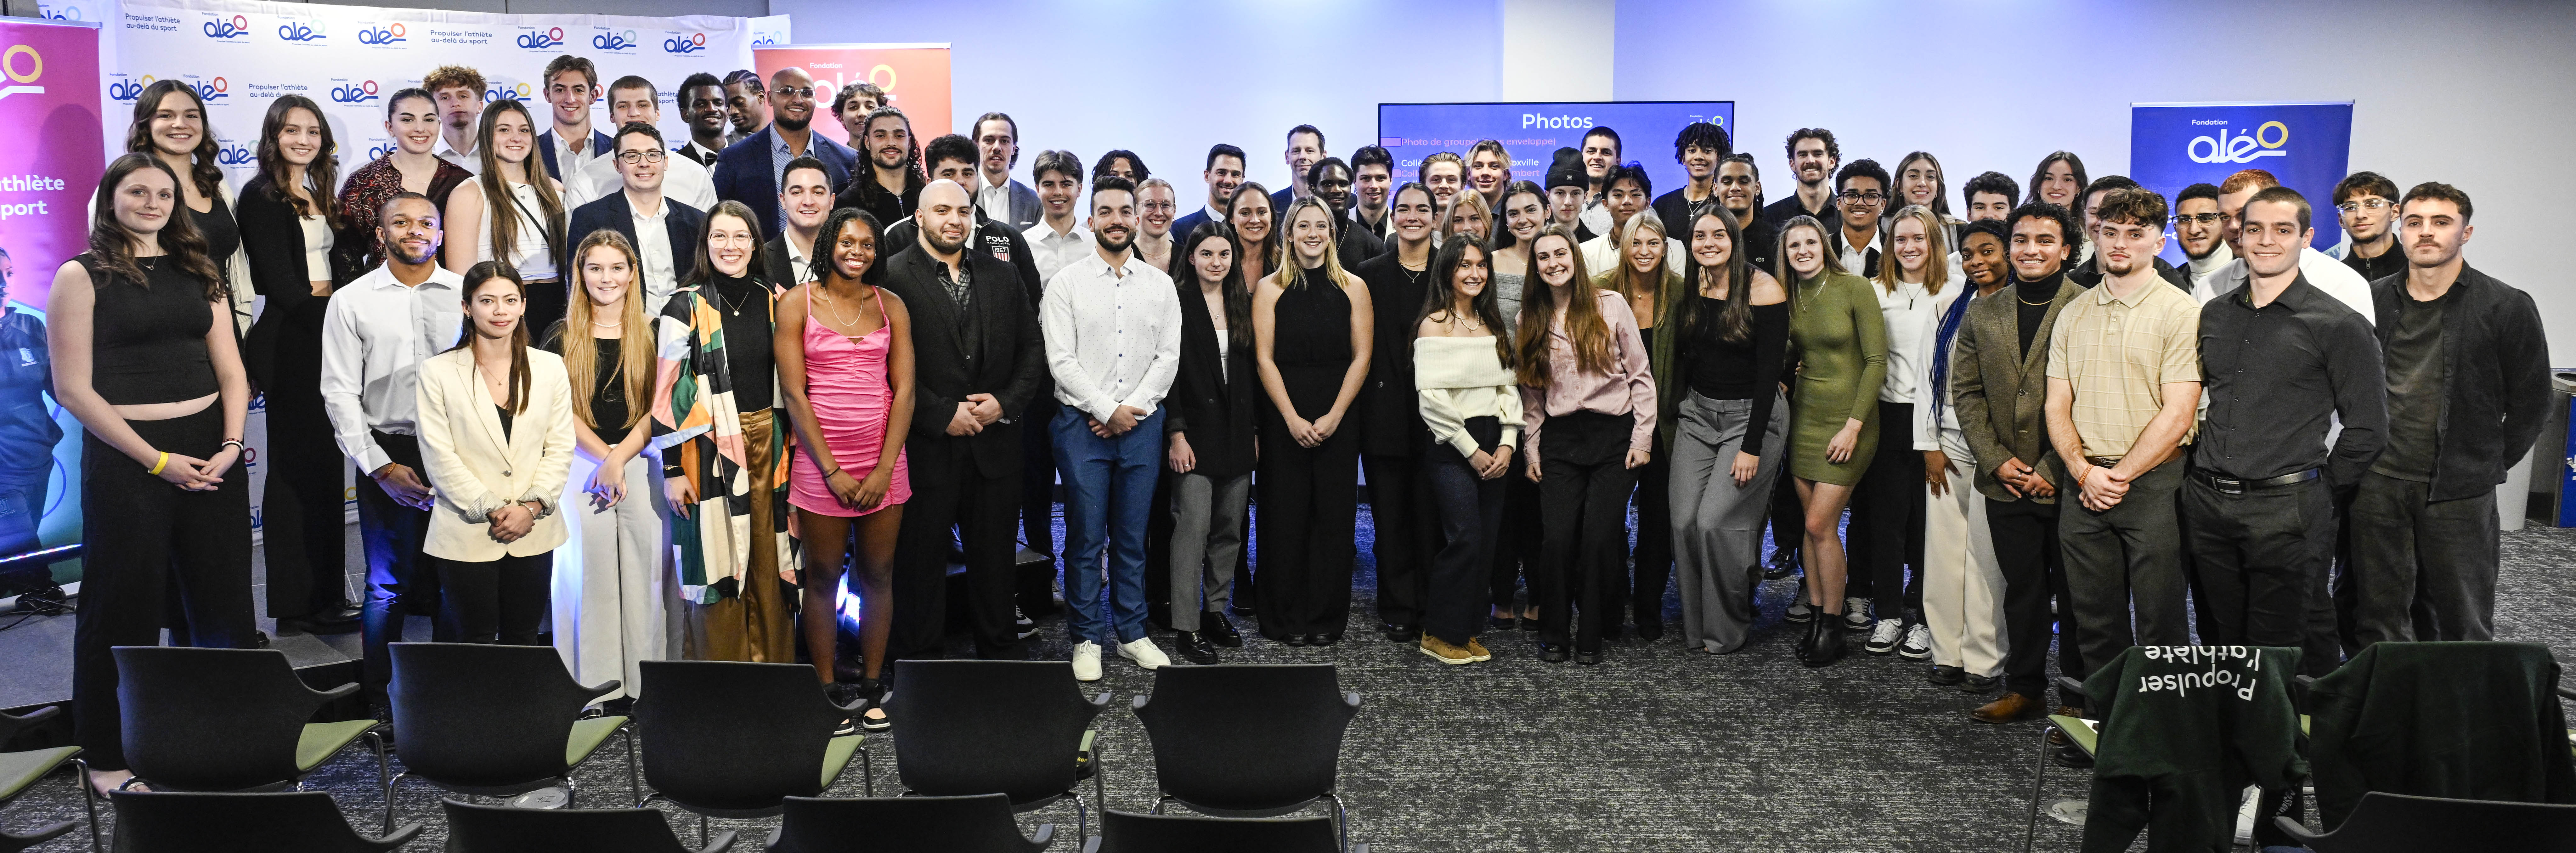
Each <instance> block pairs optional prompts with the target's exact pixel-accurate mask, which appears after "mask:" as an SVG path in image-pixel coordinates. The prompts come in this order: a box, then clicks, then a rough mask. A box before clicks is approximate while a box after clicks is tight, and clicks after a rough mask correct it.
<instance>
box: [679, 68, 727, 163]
mask: <svg viewBox="0 0 2576 853" xmlns="http://www.w3.org/2000/svg"><path fill="white" fill-rule="evenodd" d="M725 109H726V108H725V87H724V82H723V81H720V80H717V79H716V75H713V74H709V73H706V72H704V71H700V72H698V73H696V74H691V75H689V76H688V78H687V79H684V80H681V81H680V120H681V121H684V122H688V124H689V142H688V144H686V145H682V146H680V148H679V154H680V156H682V157H686V158H688V160H689V162H692V163H696V164H698V166H699V167H701V168H704V169H706V170H707V172H708V174H709V176H710V177H712V176H713V174H714V172H715V168H716V155H719V154H723V153H724V149H725V146H726V145H730V144H732V142H731V141H729V140H727V139H725V121H726V116H725Z"/></svg>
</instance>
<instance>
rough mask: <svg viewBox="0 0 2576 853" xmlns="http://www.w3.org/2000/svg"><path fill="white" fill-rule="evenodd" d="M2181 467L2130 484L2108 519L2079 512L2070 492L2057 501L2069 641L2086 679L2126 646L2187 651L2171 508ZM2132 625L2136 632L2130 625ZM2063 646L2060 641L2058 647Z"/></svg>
mask: <svg viewBox="0 0 2576 853" xmlns="http://www.w3.org/2000/svg"><path fill="white" fill-rule="evenodd" d="M2182 468H2183V463H2182V460H2180V459H2175V460H2171V461H2168V462H2166V463H2165V464H2163V465H2159V466H2156V469H2155V470H2153V471H2149V472H2147V473H2145V474H2141V475H2139V476H2138V478H2137V479H2135V480H2132V481H2130V482H2129V493H2128V494H2127V495H2126V496H2125V497H2122V498H2121V499H2120V503H2119V504H2118V505H2116V506H2113V507H2111V509H2110V511H2108V512H2094V511H2092V510H2089V509H2085V508H2084V504H2083V501H2082V500H2080V499H2079V498H2078V497H2077V495H2076V489H2075V488H2073V484H2071V483H2070V484H2069V487H2068V488H2066V489H2064V490H2063V491H2062V492H2060V494H2059V498H2058V502H2057V545H2058V549H2059V551H2060V552H2061V554H2062V555H2063V559H2064V560H2065V563H2066V592H2067V595H2068V596H2069V597H2071V598H2073V599H2074V600H2075V636H2076V638H2077V644H2078V645H2079V646H2080V647H2081V648H2082V649H2083V652H2084V672H2082V673H2080V674H2076V675H2075V677H2076V678H2077V679H2079V680H2081V679H2083V678H2089V677H2091V676H2092V675H2093V671H2094V670H2097V669H2101V668H2102V666H2103V665H2104V664H2107V663H2110V662H2112V661H2115V660H2119V659H2120V653H2122V652H2126V651H2128V650H2129V647H2130V646H2188V645H2191V644H2192V643H2191V608H2190V605H2189V603H2188V599H2187V597H2186V596H2185V594H2184V588H2185V586H2186V583H2185V582H2184V578H2183V568H2182V525H2181V523H2180V521H2179V519H2178V511H2177V510H2176V508H2175V498H2176V494H2177V493H2178V492H2180V491H2181V486H2182ZM2132 614H2134V615H2135V616H2136V617H2137V624H2136V627H2135V628H2134V629H2132V628H2131V626H2130V617H2131V615H2132ZM2061 642H2062V640H2061Z"/></svg>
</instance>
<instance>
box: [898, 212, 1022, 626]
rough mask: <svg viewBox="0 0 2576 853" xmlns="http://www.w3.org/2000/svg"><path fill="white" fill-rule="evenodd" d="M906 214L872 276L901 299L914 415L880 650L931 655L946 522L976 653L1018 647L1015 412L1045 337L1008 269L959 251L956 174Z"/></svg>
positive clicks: (944, 565) (943, 596)
mask: <svg viewBox="0 0 2576 853" xmlns="http://www.w3.org/2000/svg"><path fill="white" fill-rule="evenodd" d="M914 218H915V220H916V221H917V223H918V225H917V228H916V229H915V230H917V231H918V232H919V235H920V236H919V237H917V238H916V239H915V240H914V241H913V242H912V243H911V244H909V245H905V246H904V248H903V249H902V251H901V252H900V253H899V254H896V255H895V256H894V257H893V258H892V259H890V260H888V261H886V262H885V275H884V277H883V279H882V281H881V285H882V286H883V287H885V288H886V290H888V291H890V292H892V293H893V294H894V295H896V296H897V297H900V298H901V299H903V302H904V307H905V308H906V309H908V310H910V311H911V312H912V329H913V333H912V352H913V382H914V385H913V409H912V411H913V424H912V431H911V433H910V435H909V436H908V437H907V438H906V440H905V442H904V449H905V452H906V453H907V454H908V455H909V460H910V465H911V466H912V489H913V492H912V500H911V502H910V504H909V505H908V506H906V507H905V509H904V515H903V532H902V534H901V535H900V536H899V537H898V539H897V543H896V545H895V576H894V600H895V604H894V626H893V637H892V642H891V643H890V648H889V651H890V652H892V654H891V655H890V657H892V658H894V659H898V660H899V659H903V658H925V657H928V658H935V657H939V656H940V654H941V649H940V646H941V640H942V638H944V637H945V636H946V635H947V613H948V603H947V588H948V583H947V578H948V573H947V570H948V551H949V545H950V542H951V541H952V540H951V538H950V532H951V530H952V529H953V530H954V531H955V532H956V534H957V540H961V541H962V542H963V543H964V545H965V552H966V585H967V590H968V593H967V595H968V601H967V605H968V607H967V609H968V612H969V613H971V614H973V615H972V616H971V617H970V619H971V621H972V622H973V623H974V624H973V628H974V633H975V653H976V656H978V657H983V658H999V659H1016V658H1022V657H1025V656H1026V651H1025V650H1024V649H1023V648H1022V647H1021V645H1020V642H1019V632H1018V629H1017V627H1016V626H1015V624H1014V619H1015V611H1014V610H1013V608H1012V558H1013V557H1014V556H1015V550H1016V549H1015V548H1014V547H1013V541H1014V540H1013V537H1012V536H1011V533H1012V531H1011V526H1012V521H1013V516H1014V514H1015V510H1017V509H1018V504H1019V497H1020V465H1021V454H1022V448H1021V442H1020V435H1019V434H1020V431H1021V430H1022V429H1023V428H1024V427H1023V425H1022V424H1021V423H1020V420H1021V419H1022V418H1023V417H1025V413H1026V412H1028V411H1029V406H1030V403H1031V402H1032V401H1035V400H1040V399H1043V398H1045V397H1046V396H1047V395H1048V394H1049V393H1050V389H1049V385H1050V383H1049V381H1048V378H1047V377H1048V373H1047V366H1046V344H1045V342H1044V339H1043V338H1042V337H1041V336H1040V335H1041V333H1040V331H1039V329H1038V315H1037V310H1036V308H1035V307H1034V306H1032V305H1030V304H1029V301H1028V299H1027V291H1026V290H1024V289H1023V288H1022V286H1021V284H1020V281H1019V274H1018V272H1017V271H1015V270H1013V269H1012V268H1011V265H1010V264H1007V263H1004V262H1002V261H999V260H995V259H994V258H993V256H992V255H991V254H989V253H987V252H983V251H977V250H970V247H969V245H968V243H969V242H970V240H972V239H973V238H972V237H971V236H970V235H971V234H972V233H973V228H974V221H975V207H974V201H973V197H972V196H969V195H968V194H967V192H966V188H965V187H964V186H961V185H959V184H958V183H957V182H955V181H950V180H937V181H932V182H931V183H930V184H929V186H927V187H924V188H923V189H922V192H921V206H920V208H919V210H918V212H917V213H916V214H915V217H914Z"/></svg>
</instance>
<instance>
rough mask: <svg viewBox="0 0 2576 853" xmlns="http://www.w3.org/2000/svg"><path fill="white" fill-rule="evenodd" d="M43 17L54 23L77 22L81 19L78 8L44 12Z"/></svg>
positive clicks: (65, 7) (63, 8) (70, 7)
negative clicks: (54, 21)
mask: <svg viewBox="0 0 2576 853" xmlns="http://www.w3.org/2000/svg"><path fill="white" fill-rule="evenodd" d="M45 17H46V18H48V19H51V20H56V21H77V20H80V19H81V10H80V7H79V6H63V7H60V8H57V9H52V10H49V11H47V12H45Z"/></svg>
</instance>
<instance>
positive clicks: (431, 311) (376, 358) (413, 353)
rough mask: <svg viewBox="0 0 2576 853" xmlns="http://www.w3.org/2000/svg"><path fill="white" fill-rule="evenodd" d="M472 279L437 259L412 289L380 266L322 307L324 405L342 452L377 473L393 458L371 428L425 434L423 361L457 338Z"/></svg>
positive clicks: (406, 433)
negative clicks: (421, 418)
mask: <svg viewBox="0 0 2576 853" xmlns="http://www.w3.org/2000/svg"><path fill="white" fill-rule="evenodd" d="M464 292H465V277H464V276H462V275H458V274H456V273H454V272H450V271H448V270H447V268H445V267H442V266H438V265H436V264H432V265H431V266H430V272H429V280H427V281H423V282H421V283H420V284H419V285H418V286H412V287H406V286H404V285H403V283H402V282H400V281H397V280H395V278H394V274H393V272H392V271H390V270H389V269H387V268H386V267H384V266H381V265H379V266H377V267H376V268H375V269H372V270H369V271H367V274H366V275H362V276H359V277H358V279H357V280H356V281H352V282H349V283H348V284H347V285H346V286H343V287H341V288H340V290H339V292H338V293H336V294H334V295H333V297H332V299H331V305H330V307H329V308H326V309H324V310H323V313H322V408H323V409H324V411H326V412H327V413H329V414H330V416H331V432H332V434H333V435H334V436H335V437H336V438H337V439H338V440H339V442H340V452H341V453H345V454H347V455H348V457H349V460H350V461H352V462H356V463H358V470H360V471H362V472H367V473H373V472H374V471H375V470H376V469H378V468H382V467H385V463H388V462H392V461H393V458H392V457H390V456H387V455H385V451H384V449H383V448H380V447H377V446H376V439H375V436H373V435H370V434H369V432H368V431H370V430H380V431H383V432H387V433H392V434H394V435H418V434H419V430H418V426H417V423H418V421H419V408H420V402H419V388H420V363H421V362H423V361H426V360H428V359H429V357H430V356H433V355H437V354H438V353H439V352H440V351H442V350H445V349H447V348H448V347H450V346H454V345H455V344H456V335H457V332H458V331H459V330H460V329H462V328H463V327H464V324H465V309H464V305H463V303H462V299H463V296H464Z"/></svg>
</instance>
